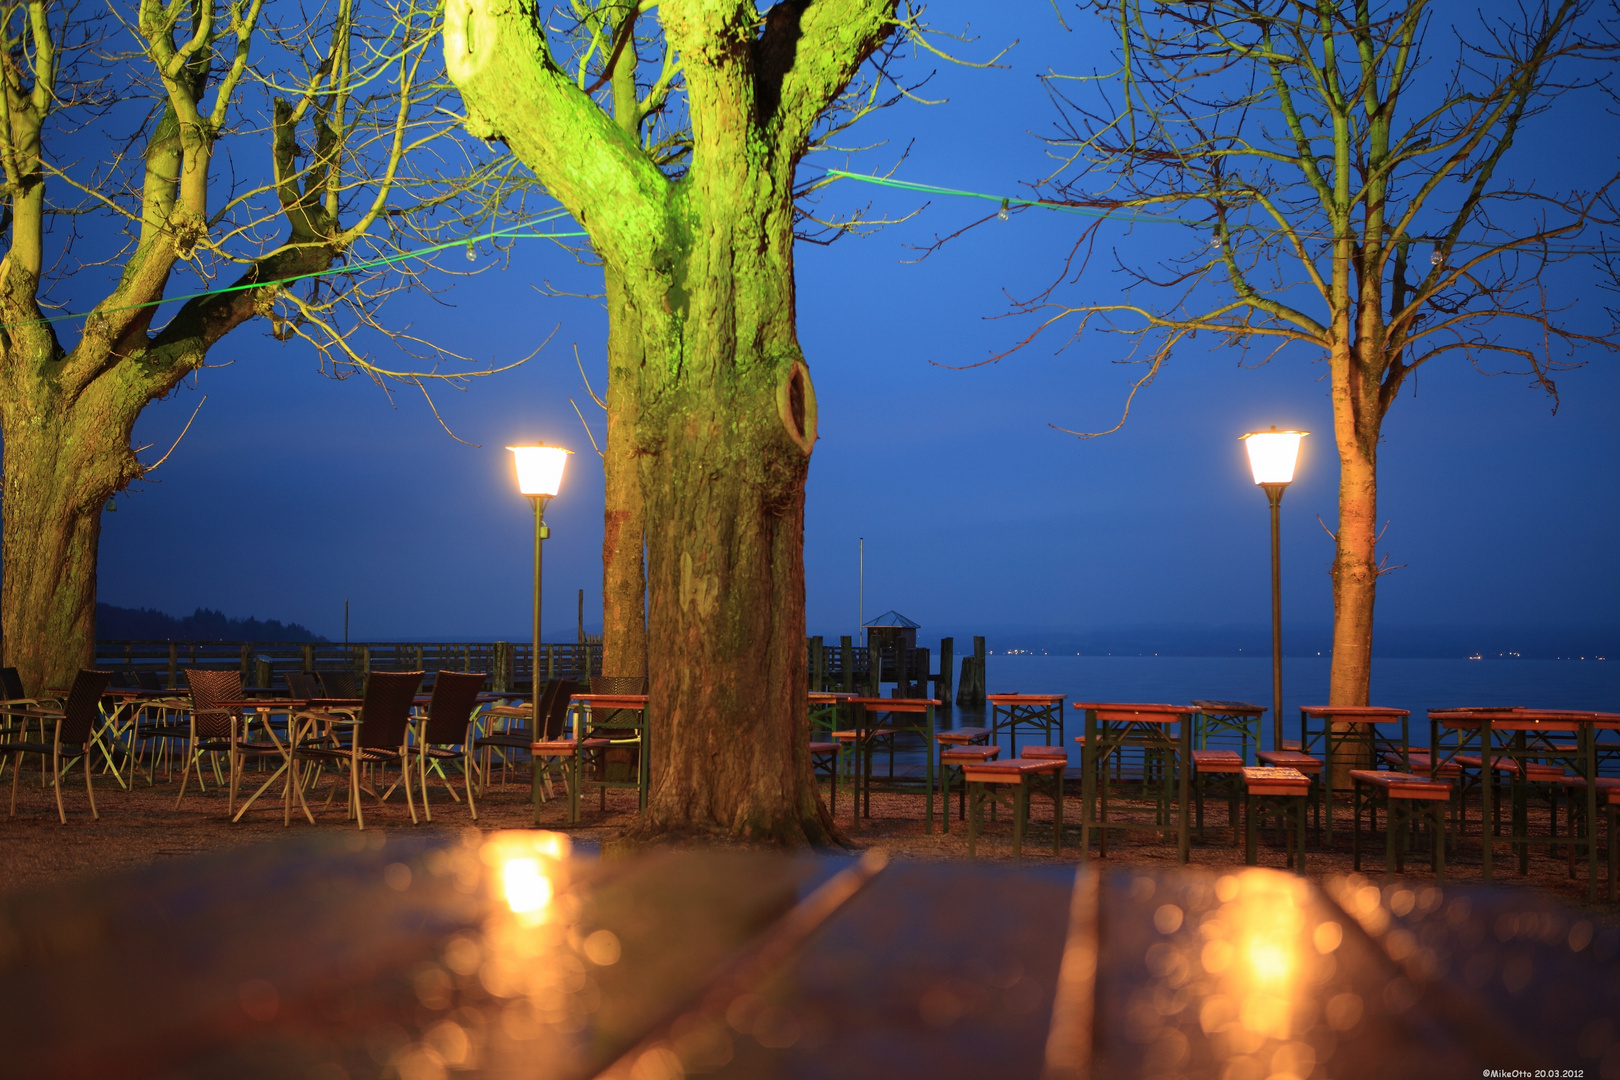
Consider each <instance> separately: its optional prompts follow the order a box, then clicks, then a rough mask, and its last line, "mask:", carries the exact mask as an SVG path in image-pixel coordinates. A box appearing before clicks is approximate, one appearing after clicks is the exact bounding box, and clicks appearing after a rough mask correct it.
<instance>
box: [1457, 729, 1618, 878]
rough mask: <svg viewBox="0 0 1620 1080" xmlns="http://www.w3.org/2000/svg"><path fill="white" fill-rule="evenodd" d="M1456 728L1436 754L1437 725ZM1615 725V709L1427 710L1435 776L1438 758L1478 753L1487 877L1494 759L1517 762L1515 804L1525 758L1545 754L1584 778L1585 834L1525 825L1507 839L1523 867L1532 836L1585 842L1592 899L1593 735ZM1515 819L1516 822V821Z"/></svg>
mask: <svg viewBox="0 0 1620 1080" xmlns="http://www.w3.org/2000/svg"><path fill="white" fill-rule="evenodd" d="M1442 728H1443V729H1445V730H1447V731H1454V732H1456V733H1457V743H1456V745H1455V746H1454V747H1453V748H1452V749H1451V752H1450V753H1449V754H1447V755H1445V756H1444V757H1442V756H1441V747H1440V731H1441V729H1442ZM1616 730H1620V713H1600V712H1584V711H1577V710H1569V709H1525V708H1518V707H1513V708H1506V707H1491V708H1458V709H1430V710H1429V760H1430V762H1431V764H1430V775H1431V776H1438V775H1439V769H1440V766H1441V765H1442V764H1445V763H1448V762H1451V761H1452V760H1454V759H1455V758H1456V757H1457V755H1458V754H1461V753H1463V752H1464V751H1466V750H1467V749H1468V748H1469V747H1470V746H1473V747H1475V748H1477V750H1478V752H1479V758H1480V785H1479V787H1480V849H1481V854H1480V861H1481V868H1482V870H1483V873H1484V878H1485V880H1486V881H1490V880H1491V849H1492V847H1493V846H1494V845H1495V843H1496V841H1493V840H1492V839H1491V820H1492V811H1493V803H1494V801H1495V792H1494V788H1495V784H1494V783H1493V779H1494V778H1493V776H1492V773H1493V771H1494V768H1495V766H1494V764H1493V762H1494V759H1496V758H1507V759H1509V760H1511V761H1513V762H1514V763H1515V764H1516V765H1517V766H1518V767H1517V768H1516V769H1515V770H1514V773H1513V799H1514V804H1515V806H1518V805H1519V803H1520V802H1521V800H1522V799H1523V796H1524V787H1525V783H1526V781H1525V779H1524V772H1525V769H1524V763H1525V762H1527V761H1539V760H1543V759H1547V758H1552V759H1555V760H1557V761H1558V762H1559V763H1560V764H1563V765H1565V766H1566V767H1568V766H1574V768H1575V770H1576V773H1577V774H1578V775H1579V776H1581V777H1582V778H1583V779H1584V780H1585V782H1586V783H1585V787H1586V791H1585V794H1586V837H1585V839H1584V840H1582V839H1577V838H1576V837H1575V836H1574V835H1573V834H1572V835H1570V836H1566V837H1562V838H1560V837H1557V836H1553V837H1534V838H1533V837H1531V836H1529V829H1528V827H1527V828H1526V829H1525V832H1524V833H1523V834H1520V833H1516V832H1510V833H1509V835H1508V837H1507V842H1508V843H1509V844H1511V845H1512V846H1514V847H1516V848H1517V849H1518V853H1519V869H1520V872H1521V873H1522V872H1524V871H1525V870H1526V869H1527V863H1528V860H1529V845H1530V843H1531V842H1532V840H1540V841H1542V842H1545V843H1554V844H1556V843H1559V842H1562V843H1565V844H1569V845H1571V846H1582V845H1584V846H1585V848H1586V885H1587V898H1588V899H1590V900H1596V899H1597V832H1598V828H1597V821H1598V817H1597V813H1598V808H1597V799H1598V785H1597V783H1596V778H1597V736H1598V732H1600V731H1616ZM1571 734H1573V735H1574V736H1575V743H1574V745H1573V746H1572V745H1570V744H1568V743H1556V742H1554V741H1553V739H1552V736H1553V735H1571ZM1515 824H1517V823H1515Z"/></svg>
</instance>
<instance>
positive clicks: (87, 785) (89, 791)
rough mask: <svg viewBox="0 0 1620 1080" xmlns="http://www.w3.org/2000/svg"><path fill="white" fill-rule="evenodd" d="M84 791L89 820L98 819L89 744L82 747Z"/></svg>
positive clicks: (99, 818)
mask: <svg viewBox="0 0 1620 1080" xmlns="http://www.w3.org/2000/svg"><path fill="white" fill-rule="evenodd" d="M84 791H85V794H86V795H88V796H89V797H90V820H91V821H100V820H101V815H100V814H99V813H97V812H96V785H95V783H94V782H93V781H92V780H91V779H90V745H89V744H88V743H86V744H85V747H84Z"/></svg>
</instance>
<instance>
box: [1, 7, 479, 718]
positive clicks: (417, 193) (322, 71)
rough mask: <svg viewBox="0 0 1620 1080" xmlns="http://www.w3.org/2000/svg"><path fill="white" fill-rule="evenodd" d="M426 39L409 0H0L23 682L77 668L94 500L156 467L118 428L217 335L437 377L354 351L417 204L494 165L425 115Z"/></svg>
mask: <svg viewBox="0 0 1620 1080" xmlns="http://www.w3.org/2000/svg"><path fill="white" fill-rule="evenodd" d="M278 18H279V19H281V20H285V21H283V22H278V21H277V20H278ZM438 30H439V17H438V14H437V12H436V10H435V8H434V7H433V6H432V5H427V6H419V5H418V4H417V3H416V0H393V2H392V3H390V4H387V5H384V4H378V5H371V6H367V5H362V4H361V3H360V2H359V0H334V2H333V3H332V4H328V5H325V6H323V7H321V8H320V9H319V10H316V11H313V12H312V11H307V10H304V9H301V8H300V7H298V6H296V5H292V4H285V5H277V6H276V7H275V10H274V12H272V11H271V10H267V9H266V6H265V4H264V0H232V2H230V3H220V2H216V0H169V2H167V3H164V2H159V0H138V2H137V3H136V4H135V5H134V6H133V7H132V8H126V7H121V6H117V5H115V6H114V7H113V8H112V9H111V10H110V11H109V12H107V13H102V14H96V13H93V12H87V11H83V10H80V9H78V8H76V7H74V6H73V5H71V4H47V3H45V2H44V0H32V2H27V3H6V4H3V5H0V53H3V56H0V80H3V83H4V94H3V96H0V108H3V109H4V110H5V114H4V118H3V120H4V122H3V123H0V163H3V165H4V169H5V204H4V217H3V219H0V225H3V226H4V227H5V228H6V229H7V233H8V235H7V244H8V246H7V248H6V251H5V254H4V258H3V259H0V433H3V436H4V440H5V479H4V482H5V502H4V511H5V513H4V567H5V583H4V601H3V619H4V629H5V634H4V644H5V649H6V659H7V661H8V662H9V663H12V664H15V665H16V666H17V667H18V668H19V670H20V672H21V674H22V677H23V681H24V683H25V685H26V686H28V687H29V688H30V690H37V689H39V688H42V687H46V686H65V685H67V683H68V682H69V681H70V679H71V676H72V674H73V671H74V669H76V668H78V667H80V666H84V665H88V664H89V662H90V661H91V658H92V655H93V650H94V641H95V609H96V604H95V601H96V551H97V544H98V541H99V537H100V532H101V513H102V508H103V507H104V506H105V505H106V504H107V501H108V499H109V498H110V497H111V496H112V495H113V494H114V493H115V492H117V491H119V490H120V489H122V488H124V487H126V486H127V485H128V484H130V483H131V482H132V481H135V480H137V479H139V478H140V477H141V476H142V475H143V474H145V473H146V472H147V471H149V469H151V468H152V467H153V465H152V464H149V463H143V462H142V461H141V460H140V458H139V457H138V456H137V448H135V447H133V446H132V445H131V441H130V437H131V432H132V430H133V428H134V425H135V421H136V419H137V417H138V416H139V415H140V413H141V411H142V409H144V408H145V407H146V405H147V404H148V403H149V402H151V401H154V400H156V399H159V398H162V397H164V396H165V395H167V394H168V393H170V392H171V391H173V390H174V389H175V388H176V387H177V386H179V385H180V384H181V381H182V380H183V379H185V377H186V376H187V375H189V374H191V373H192V372H195V371H196V370H198V369H199V368H200V367H202V366H203V365H204V361H205V358H206V357H207V355H208V353H209V350H210V349H211V348H213V347H214V346H216V345H217V344H218V343H219V342H220V341H221V339H223V338H224V337H225V335H226V334H228V333H230V332H231V331H232V330H233V329H235V328H236V327H238V326H240V325H241V324H242V323H244V322H246V321H248V320H250V319H253V318H255V317H268V318H269V320H270V323H271V328H272V331H273V333H274V334H275V336H276V337H278V338H281V339H283V340H289V339H292V338H295V337H296V338H302V339H304V340H306V341H308V342H311V343H313V345H314V346H315V347H316V348H317V350H319V354H320V356H321V357H322V364H323V366H324V367H325V368H326V369H327V370H328V371H329V372H330V373H332V374H336V375H339V376H342V375H345V374H349V373H353V372H356V371H364V372H366V373H368V374H370V375H371V376H372V377H374V378H377V379H378V380H379V381H383V382H389V381H393V382H404V383H406V384H409V385H411V386H414V387H418V388H421V387H424V386H425V385H426V383H425V382H424V380H426V379H434V378H454V377H456V376H455V375H454V374H453V373H448V374H447V373H443V372H439V371H436V370H431V365H429V366H428V367H427V368H424V369H423V370H421V371H414V370H412V369H414V368H417V367H419V366H421V365H419V364H418V363H417V362H416V358H420V357H430V358H433V359H435V360H437V359H444V358H446V355H445V354H442V353H439V352H437V351H436V350H434V349H433V348H432V347H431V346H428V345H426V344H425V343H420V342H416V341H414V340H413V339H410V338H408V337H399V340H400V341H401V342H403V343H404V344H406V345H407V346H408V349H409V351H410V352H413V353H415V354H416V358H412V359H410V360H408V361H407V362H406V363H405V364H404V365H403V366H402V367H400V368H398V369H395V368H391V367H388V366H385V365H380V364H379V363H378V362H376V361H374V360H372V359H370V358H369V352H368V348H367V346H366V344H365V341H366V339H367V335H369V334H371V333H373V332H374V331H375V330H377V329H378V328H379V327H380V324H379V323H378V322H377V314H378V311H379V308H380V307H381V305H382V304H383V303H384V302H385V301H386V300H387V298H388V297H389V296H390V295H391V294H392V293H393V292H395V291H397V290H398V289H399V288H402V287H405V286H408V285H410V284H411V283H412V281H413V279H414V276H415V275H417V274H419V273H420V272H421V269H422V264H420V263H413V264H405V263H402V262H401V261H399V258H398V257H399V256H400V254H401V253H402V251H403V250H404V249H405V247H407V246H409V245H410V244H411V243H412V242H413V241H420V239H421V238H422V236H423V235H424V234H423V232H422V230H423V228H427V227H430V226H426V225H419V224H417V221H418V219H419V218H420V217H421V215H422V214H424V213H426V212H428V211H431V210H433V209H434V208H435V207H439V206H443V205H444V204H446V203H449V202H453V201H454V200H456V199H457V198H459V197H461V196H462V195H464V194H466V193H467V192H468V191H469V190H470V188H471V187H472V186H476V185H477V184H478V183H480V182H481V180H482V177H481V172H480V170H481V169H487V168H488V166H487V165H480V164H478V163H477V162H474V161H472V160H470V159H468V158H467V157H466V156H465V155H464V154H463V153H462V151H461V150H460V149H459V147H458V146H457V143H456V137H457V134H458V128H457V125H456V124H455V119H454V116H453V114H450V113H449V112H448V111H447V110H444V109H442V108H441V107H440V106H439V101H440V99H441V98H442V97H443V95H444V94H445V92H446V87H445V84H444V80H443V74H442V69H440V68H439V67H438V56H437V52H436V50H433V49H431V48H430V47H429V46H430V45H431V43H432V42H433V41H434V39H435V38H436V36H437V33H438ZM447 136H449V137H450V138H448V139H447V138H446V137H447ZM429 144H433V145H432V147H431V149H432V153H431V154H429V153H424V151H425V150H426V149H429ZM80 155H83V156H82V157H81V156H80ZM419 163H420V164H425V165H426V168H418V164H419ZM334 269H341V270H344V271H345V272H344V273H343V274H342V276H341V277H340V278H334V277H328V276H325V275H327V274H328V273H329V272H331V271H333V270H334ZM227 283H229V284H227ZM164 304H171V305H174V306H173V307H171V308H170V309H169V313H167V314H166V315H165V316H164V317H162V318H160V317H159V310H160V305H164ZM81 312H82V314H80V313H81ZM199 521H200V522H201V521H205V518H204V516H203V510H202V508H199ZM204 527H206V526H204Z"/></svg>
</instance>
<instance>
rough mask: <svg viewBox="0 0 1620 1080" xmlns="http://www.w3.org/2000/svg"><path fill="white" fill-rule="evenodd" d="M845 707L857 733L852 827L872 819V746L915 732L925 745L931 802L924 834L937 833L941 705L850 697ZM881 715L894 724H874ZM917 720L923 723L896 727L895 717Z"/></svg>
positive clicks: (925, 783) (925, 784) (926, 781)
mask: <svg viewBox="0 0 1620 1080" xmlns="http://www.w3.org/2000/svg"><path fill="white" fill-rule="evenodd" d="M844 704H846V705H848V706H850V707H851V712H852V714H853V715H852V716H851V718H850V719H851V721H852V723H853V729H854V732H855V738H854V745H852V746H851V747H850V754H851V755H852V761H851V772H852V773H853V775H852V776H851V778H850V782H851V789H850V790H851V795H852V798H851V799H850V802H851V804H852V807H851V810H850V827H851V828H852V829H858V828H860V826H861V818H862V817H863V816H864V817H871V816H872V742H873V740H874V739H876V738H878V737H880V736H884V735H891V736H892V735H899V734H902V733H904V732H908V731H909V732H913V733H915V734H916V735H918V736H920V737H921V738H922V742H923V762H924V765H923V789H924V791H925V793H926V795H925V797H926V799H927V806H928V809H927V813H926V816H925V818H924V831H925V832H928V833H932V832H933V831H934V752H935V751H934V731H935V719H934V709H935V708H936V707H937V706H938V705H939V704H940V703H939V702H938V701H936V700H935V699H933V698H885V697H850V698H846V699H845V700H844ZM880 713H887V714H888V715H889V718H890V721H891V722H890V723H887V724H881V725H879V724H873V723H871V718H872V717H873V716H875V715H877V714H880ZM897 713H898V714H902V715H907V716H916V717H918V718H919V719H918V720H917V721H916V722H914V723H910V724H896V723H893V722H892V721H893V720H894V718H895V714H897Z"/></svg>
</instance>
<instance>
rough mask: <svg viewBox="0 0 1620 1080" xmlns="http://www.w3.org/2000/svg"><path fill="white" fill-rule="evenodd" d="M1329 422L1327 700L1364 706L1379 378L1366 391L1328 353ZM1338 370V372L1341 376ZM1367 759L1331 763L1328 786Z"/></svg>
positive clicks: (1343, 780)
mask: <svg viewBox="0 0 1620 1080" xmlns="http://www.w3.org/2000/svg"><path fill="white" fill-rule="evenodd" d="M1334 370H1335V374H1334V379H1333V427H1334V441H1335V443H1336V444H1337V446H1338V451H1339V527H1338V530H1337V532H1336V533H1335V540H1334V543H1335V551H1334V557H1333V569H1332V571H1331V574H1332V578H1333V661H1332V666H1331V669H1330V676H1329V683H1328V703H1329V704H1331V705H1366V704H1367V703H1368V685H1369V682H1370V680H1371V678H1372V635H1373V601H1374V600H1375V599H1376V593H1377V587H1378V559H1377V552H1376V550H1375V548H1376V546H1377V542H1378V432H1379V429H1380V427H1381V420H1382V415H1381V410H1380V408H1379V405H1378V401H1379V398H1378V383H1377V381H1376V380H1374V381H1373V384H1372V389H1371V392H1370V393H1369V392H1368V390H1367V388H1366V386H1365V385H1364V383H1363V382H1362V381H1361V380H1359V379H1358V378H1357V375H1356V373H1357V372H1358V371H1359V370H1361V365H1360V364H1357V363H1355V362H1354V360H1353V359H1351V360H1348V361H1342V362H1341V361H1340V359H1339V358H1334ZM1340 372H1343V373H1344V374H1342V375H1341V374H1340ZM1369 765H1370V763H1367V762H1357V761H1350V760H1335V762H1334V770H1333V773H1334V775H1333V777H1332V783H1333V785H1334V787H1336V788H1348V787H1349V786H1350V770H1351V769H1352V768H1360V767H1368V766H1369Z"/></svg>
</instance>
